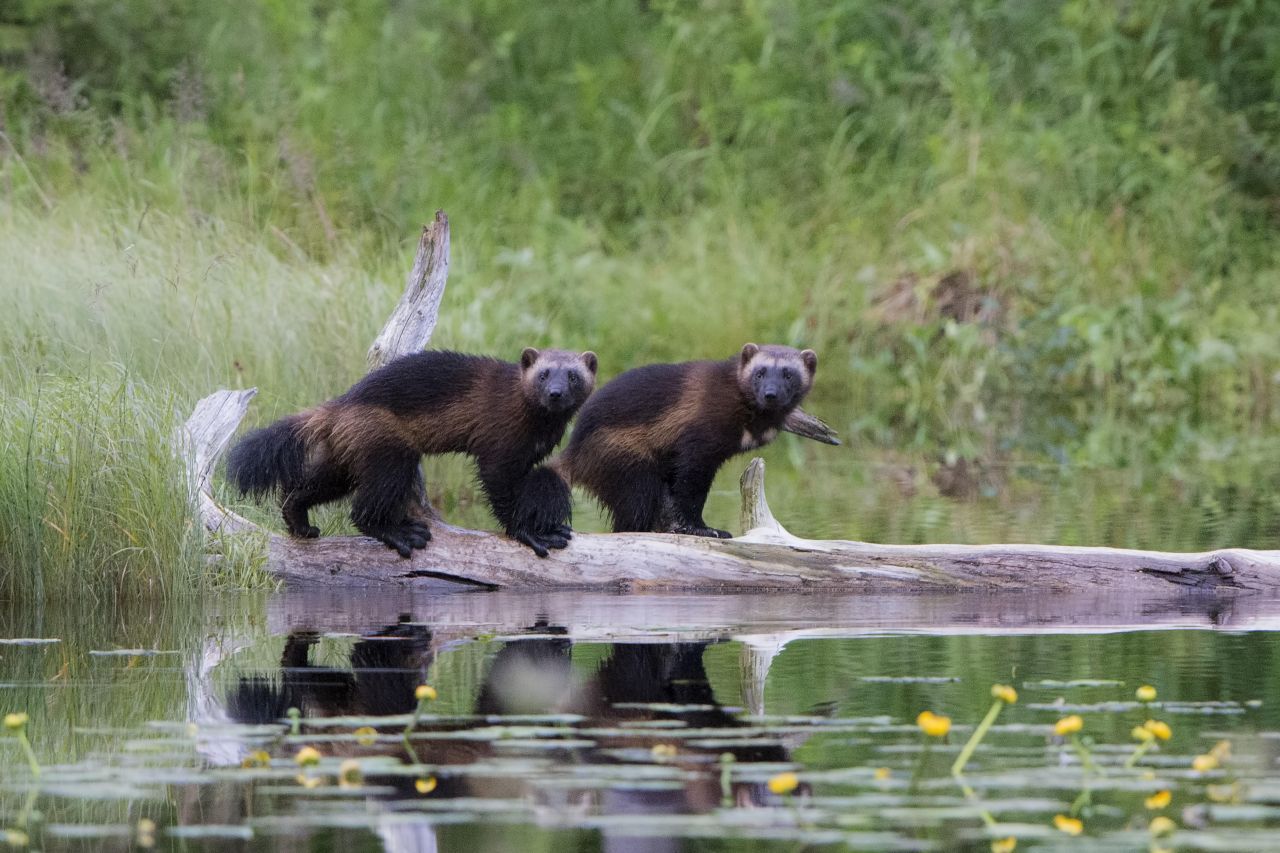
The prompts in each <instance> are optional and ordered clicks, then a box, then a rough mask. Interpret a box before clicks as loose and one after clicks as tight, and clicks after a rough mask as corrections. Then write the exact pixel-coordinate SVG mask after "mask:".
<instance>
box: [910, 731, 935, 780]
mask: <svg viewBox="0 0 1280 853" xmlns="http://www.w3.org/2000/svg"><path fill="white" fill-rule="evenodd" d="M932 752H933V738H931V737H929V736H928V735H925V741H924V749H922V750H921V751H920V760H919V761H917V762H916V769H915V770H913V771H912V773H911V784H910V785H908V786H907V793H909V794H915V793H916V790H917V789H918V788H919V785H920V777H921V776H923V775H924V766H925V765H926V764H928V763H929V755H930V754H931V753H932Z"/></svg>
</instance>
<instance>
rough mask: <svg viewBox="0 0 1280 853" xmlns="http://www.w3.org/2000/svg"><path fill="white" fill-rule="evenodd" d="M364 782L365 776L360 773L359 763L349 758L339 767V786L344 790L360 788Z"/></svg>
mask: <svg viewBox="0 0 1280 853" xmlns="http://www.w3.org/2000/svg"><path fill="white" fill-rule="evenodd" d="M363 781H364V774H363V773H361V771H360V762H359V761H356V760H355V759H354V758H348V759H347V760H346V761H344V762H342V763H341V764H339V765H338V784H339V785H341V786H342V787H343V788H358V787H360V783H361V782H363Z"/></svg>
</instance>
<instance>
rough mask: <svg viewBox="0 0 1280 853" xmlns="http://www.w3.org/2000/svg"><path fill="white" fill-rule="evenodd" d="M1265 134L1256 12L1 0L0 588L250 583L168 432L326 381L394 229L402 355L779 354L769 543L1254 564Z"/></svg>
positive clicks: (1267, 263) (339, 517)
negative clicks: (201, 402) (809, 430)
mask: <svg viewBox="0 0 1280 853" xmlns="http://www.w3.org/2000/svg"><path fill="white" fill-rule="evenodd" d="M1278 143H1280V5H1278V4H1274V3H1267V2H1260V0H1259V1H1258V2H1249V0H1245V2H1223V1H1222V0H1173V2H1166V0H1132V2H1119V3H1118V2H1113V0H1068V2H1046V3H1025V2H1018V0H981V2H978V1H977V0H975V1H974V2H942V0H905V2H867V1H866V0H856V2H855V1H854V0H848V1H847V2H842V1H841V0H822V2H816V0H815V2H809V0H779V2H772V1H771V0H755V1H754V2H753V0H736V2H730V0H705V1H704V2H660V0H608V2H602V1H597V2H582V0H575V2H562V0H542V2H538V3H512V2H497V0H475V1H474V2H448V3H442V2H441V3H438V2H392V1H391V0H382V2H373V0H351V1H350V2H347V0H343V2H336V0H335V2H321V1H320V0H310V2H307V0H265V2H259V3H252V4H230V3H207V2H206V3H199V2H194V0H6V2H4V3H3V5H0V340H2V341H3V350H4V356H3V359H2V360H0V592H3V593H7V594H26V593H30V592H32V591H36V592H43V593H47V594H53V593H57V592H66V593H73V592H76V591H80V590H84V589H90V590H94V591H96V592H101V593H103V594H112V593H120V592H125V591H136V590H144V589H145V590H154V591H161V592H168V591H178V590H184V589H193V588H194V589H207V588H211V587H220V586H221V587H225V586H246V585H248V586H253V585H260V584H262V583H263V582H264V580H263V578H262V577H261V576H260V575H259V574H257V569H256V562H255V560H254V558H253V555H252V554H239V553H228V554H226V555H224V556H225V557H226V559H224V560H223V561H222V562H221V563H220V564H219V565H218V567H217V568H216V569H215V570H210V569H207V568H206V566H205V563H204V560H203V557H202V551H201V547H202V546H201V542H200V537H199V535H198V531H197V529H196V528H195V525H194V524H193V523H192V516H191V513H190V510H189V507H188V505H187V500H186V492H185V485H184V483H183V481H182V472H181V467H180V465H178V464H176V463H175V462H174V460H173V454H172V446H171V437H172V435H173V430H174V428H175V426H176V424H177V423H180V421H181V420H182V418H184V417H185V415H186V413H187V412H188V411H189V409H190V406H191V404H192V403H193V402H194V401H195V400H197V399H199V398H200V397H202V396H204V395H205V394H207V393H209V392H210V391H212V390H215V389H217V388H220V387H243V386H256V387H258V389H259V390H260V394H259V397H258V398H257V400H256V401H255V403H254V406H253V408H252V410H251V413H250V420H251V421H252V422H253V423H262V422H265V421H267V420H269V419H272V418H274V417H278V416H280V415H282V414H284V413H286V412H288V411H292V410H294V409H297V408H301V407H303V406H306V405H310V404H313V403H315V402H317V401H319V400H321V399H323V398H326V397H329V396H333V395H335V394H337V393H340V392H341V391H343V390H345V388H346V387H347V386H348V385H350V384H351V382H353V381H354V380H355V379H357V378H358V377H359V376H360V375H361V373H362V372H363V369H364V364H365V362H364V353H365V350H366V348H367V347H368V345H369V343H370V342H371V341H372V339H373V337H374V335H375V334H376V332H377V330H378V328H379V327H380V326H381V324H382V322H383V321H384V320H385V318H386V317H387V315H388V314H389V312H390V310H391V308H392V306H393V305H394V304H395V301H396V299H397V298H398V296H399V293H400V292H401V289H402V288H403V282H404V276H405V274H406V273H407V271H408V268H409V264H410V262H411V258H412V252H413V248H414V245H415V244H416V241H417V236H418V232H419V228H420V226H421V224H422V223H423V222H425V221H428V220H429V219H430V217H431V215H432V213H433V212H434V211H435V210H436V209H437V208H442V209H444V210H445V211H447V213H448V214H449V216H450V220H451V223H452V229H453V266H452V269H451V276H450V282H449V288H448V291H447V293H446V295H445V299H444V305H443V308H442V313H441V325H440V327H439V328H438V330H437V332H436V335H435V338H434V340H433V344H435V345H437V346H441V347H449V348H456V349H461V350H467V351H475V352H485V353H491V354H494V355H498V356H501V357H505V358H508V359H514V358H515V357H516V354H517V353H518V352H519V351H520V349H521V348H523V347H524V346H528V345H534V346H562V347H570V348H582V349H586V348H591V349H595V350H596V351H597V352H599V354H600V360H601V371H602V374H603V375H605V376H610V375H614V374H616V373H618V372H621V371H622V370H624V369H626V368H628V367H632V366H635V365H638V364H641V363H644V362H647V361H654V360H683V359H689V358H723V357H727V356H728V355H730V354H731V353H733V352H735V351H736V350H737V349H738V348H739V347H740V346H741V344H742V343H743V342H745V341H747V340H756V341H770V342H777V343H785V344H791V345H796V346H801V345H803V346H808V347H813V348H814V349H816V350H817V352H818V353H819V357H820V365H819V372H818V378H817V385H816V388H815V391H814V393H813V395H812V396H811V398H810V399H809V401H808V402H807V403H806V408H807V409H808V410H810V411H812V412H814V413H815V414H817V415H819V416H820V417H822V418H824V419H825V420H827V421H828V422H829V423H831V424H832V425H833V426H834V427H835V428H836V429H837V430H839V432H840V433H841V435H842V437H843V438H844V440H845V446H843V447H840V448H829V447H823V446H819V445H816V444H812V443H808V442H804V441H802V440H800V439H796V438H794V437H790V436H788V437H785V438H784V439H782V440H780V441H779V442H777V443H776V444H775V445H774V446H772V447H770V448H769V449H768V450H767V451H765V454H764V455H765V456H766V458H767V459H768V461H769V465H770V468H769V486H770V495H771V498H772V503H773V505H774V510H775V513H776V514H777V515H778V517H779V519H780V520H781V521H782V522H783V523H784V524H786V525H787V526H788V527H789V528H790V529H792V530H793V532H795V533H797V534H799V535H807V536H832V537H835V536H838V537H847V538H864V539H882V540H897V541H943V540H950V541H993V540H1010V539H1021V540H1030V541H1044V542H1066V543H1081V542H1088V543H1092V544H1115V545H1129V546H1137V547H1147V548H1162V549H1169V550H1176V549H1189V548H1205V547H1211V546H1217V545H1228V544H1230V545H1240V546H1256V547H1280V523H1277V520H1276V519H1277V512H1278V511H1280V494H1278V493H1277V486H1278V485H1280V452H1277V451H1280V446H1278V445H1280V442H1277V439H1276V437H1275V435H1274V433H1275V429H1274V423H1275V419H1276V417H1277V414H1278V413H1280V411H1278V410H1280V394H1278V389H1280V385H1278V383H1280V336H1277V334H1276V331H1275V330H1276V323H1277V313H1278V311H1280V308H1278V307H1277V306H1278V304H1280V303H1278V301H1277V298H1276V294H1277V293H1280V241H1277V239H1276V236H1277V233H1278V231H1280V144H1278ZM741 461H742V462H743V464H745V462H746V458H743V459H742V460H741ZM741 467H742V466H741V465H737V464H736V463H735V464H731V465H729V466H726V468H725V470H724V471H723V472H722V474H721V477H720V479H719V480H718V481H717V487H716V491H715V492H714V493H713V496H712V500H711V503H710V505H709V508H708V514H707V518H708V520H709V521H710V522H711V523H712V524H717V525H720V526H731V525H732V524H733V522H734V519H735V518H736V503H737V498H736V482H737V477H738V474H739V473H740V471H741ZM427 473H428V483H429V484H430V490H431V493H432V497H433V500H435V501H436V502H437V504H438V505H440V506H441V507H442V509H443V510H444V512H445V513H446V515H447V516H448V517H450V518H451V519H453V520H457V521H460V522H462V523H468V524H473V525H476V526H482V527H492V526H493V522H492V519H490V518H489V516H488V514H487V512H486V510H485V508H484V507H483V505H481V504H478V503H477V497H478V492H477V490H476V488H475V487H474V484H473V483H472V481H471V474H470V469H469V467H468V465H467V464H466V463H464V462H462V461H461V460H453V461H443V462H442V461H439V460H428V462H427ZM227 497H228V499H230V497H231V496H227ZM237 506H238V508H239V509H242V510H244V511H245V512H249V513H256V515H255V517H257V518H260V519H264V520H266V519H274V516H275V512H274V509H273V508H272V507H264V508H260V509H255V508H253V507H251V506H244V505H237ZM578 510H579V511H578V525H579V526H580V527H583V528H585V529H594V528H598V527H599V517H598V514H597V512H596V510H595V509H594V507H592V506H591V505H590V502H589V501H587V500H586V499H585V498H581V499H580V500H579V502H578ZM325 526H326V530H327V531H328V532H334V531H338V530H343V529H347V528H346V527H345V521H344V510H343V509H342V508H337V509H336V510H334V511H332V512H329V513H328V514H327V515H326V516H325Z"/></svg>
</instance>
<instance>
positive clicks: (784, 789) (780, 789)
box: [769, 773, 800, 795]
mask: <svg viewBox="0 0 1280 853" xmlns="http://www.w3.org/2000/svg"><path fill="white" fill-rule="evenodd" d="M799 784H800V777H799V776H797V775H796V774H794V773H779V774H778V775H777V776H774V777H773V778H772V779H770V780H769V790H770V791H772V792H773V793H775V794H778V795H784V794H790V793H791V792H792V791H794V790H795V789H796V786H797V785H799Z"/></svg>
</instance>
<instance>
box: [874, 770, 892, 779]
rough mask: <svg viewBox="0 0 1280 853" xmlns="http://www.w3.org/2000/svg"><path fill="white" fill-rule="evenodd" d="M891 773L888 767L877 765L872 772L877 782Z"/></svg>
mask: <svg viewBox="0 0 1280 853" xmlns="http://www.w3.org/2000/svg"><path fill="white" fill-rule="evenodd" d="M892 775H893V771H892V770H890V769H889V768H888V767H877V768H876V772H875V774H874V776H875V779H876V781H877V782H883V781H885V780H886V779H888V778H889V777H890V776H892Z"/></svg>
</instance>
